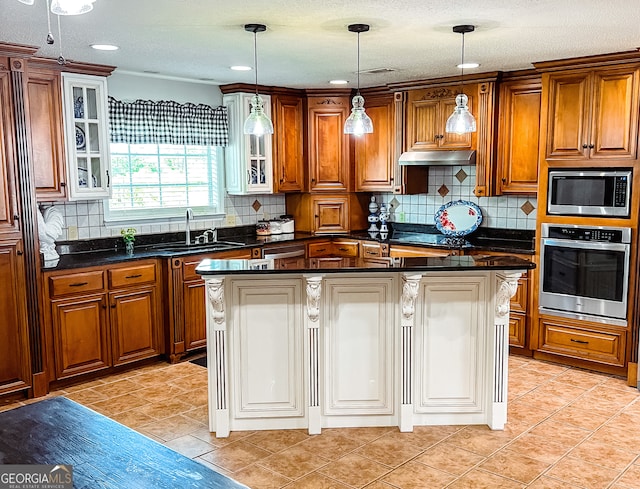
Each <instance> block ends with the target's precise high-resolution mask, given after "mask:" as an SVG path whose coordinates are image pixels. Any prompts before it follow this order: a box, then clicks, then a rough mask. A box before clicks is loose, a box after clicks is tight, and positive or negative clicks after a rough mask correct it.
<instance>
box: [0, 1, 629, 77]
mask: <svg viewBox="0 0 640 489" xmlns="http://www.w3.org/2000/svg"><path fill="white" fill-rule="evenodd" d="M45 3H46V2H45V0H35V5H32V6H29V5H24V4H22V3H20V2H19V1H18V0H0V41H5V42H14V43H20V44H29V45H34V46H41V50H40V51H39V53H38V54H40V55H42V56H47V57H57V56H58V54H59V50H60V42H57V43H56V44H55V45H54V46H49V45H47V44H46V43H45V37H46V34H47V31H48V29H47V15H46V10H47V9H46V6H45ZM246 23H263V24H266V25H267V31H266V32H264V33H260V34H258V63H259V65H258V68H259V70H258V76H259V83H260V84H264V85H276V86H287V87H294V88H303V87H308V88H312V87H316V88H322V87H327V86H328V81H329V80H331V79H336V78H341V79H346V80H349V82H350V83H349V86H351V87H354V86H355V84H356V74H355V72H356V42H357V35H356V34H354V33H351V32H348V31H347V25H348V24H351V23H367V24H370V25H371V30H370V31H369V32H367V33H363V34H361V35H360V68H361V70H362V71H367V70H375V69H382V68H388V69H392V70H395V71H391V72H386V73H379V74H365V73H363V74H362V75H361V77H360V84H361V86H362V87H367V86H377V85H383V84H385V83H393V82H402V81H410V80H415V79H424V78H431V77H440V76H449V75H456V74H458V73H459V70H458V69H457V68H456V65H457V64H458V63H459V60H460V51H461V49H460V48H461V36H460V35H459V34H454V33H453V32H452V30H451V28H452V26H454V25H456V24H473V25H475V26H476V31H475V32H473V33H470V34H467V35H466V36H465V43H466V50H465V51H466V55H465V58H466V60H468V61H476V62H478V63H480V64H481V66H480V68H478V69H476V70H474V71H495V70H503V71H509V70H515V69H522V68H530V67H531V63H532V62H535V61H544V60H550V59H559V58H568V57H573V56H583V55H589V54H599V53H610V52H617V51H628V50H633V49H637V48H638V47H640V0H608V1H602V0H501V1H499V0H431V1H426V0H423V1H409V0H369V1H358V0H351V1H344V0H340V1H338V0H322V1H318V0H272V1H269V2H267V1H265V0H245V1H237V0H236V1H228V0H96V2H95V4H94V9H93V11H91V12H89V13H88V14H85V15H81V16H69V17H61V28H62V43H61V45H62V53H63V54H64V56H65V57H66V58H68V59H73V60H77V61H85V62H92V63H100V64H109V65H115V66H117V67H118V69H120V70H125V71H132V72H140V73H145V72H146V73H157V74H161V75H166V76H173V77H180V78H190V79H198V80H208V81H211V82H213V83H219V84H225V83H234V82H248V83H252V82H253V80H254V73H253V72H235V71H231V70H230V69H229V67H230V66H232V65H238V64H243V65H249V66H252V65H253V34H251V33H248V32H245V31H244V29H243V25H244V24H246ZM52 31H53V33H54V36H55V37H56V39H57V37H58V36H57V17H56V16H52ZM58 41H59V40H58ZM92 43H113V44H117V45H118V46H120V50H118V51H115V52H97V51H95V50H93V49H91V48H90V47H89V45H90V44H92Z"/></svg>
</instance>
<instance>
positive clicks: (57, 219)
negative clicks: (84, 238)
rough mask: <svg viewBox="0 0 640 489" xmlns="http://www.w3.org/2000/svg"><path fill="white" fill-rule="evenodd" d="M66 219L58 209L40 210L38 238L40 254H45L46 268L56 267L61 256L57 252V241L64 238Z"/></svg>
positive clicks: (47, 208)
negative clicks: (63, 231)
mask: <svg viewBox="0 0 640 489" xmlns="http://www.w3.org/2000/svg"><path fill="white" fill-rule="evenodd" d="M63 228H64V218H63V217H62V214H61V213H60V210H59V209H57V208H56V207H46V208H45V209H39V210H38V237H39V238H40V252H41V253H43V254H44V266H45V267H48V266H49V267H52V266H56V264H57V263H58V259H59V258H60V255H58V252H57V251H56V239H58V238H59V237H60V236H62V230H63Z"/></svg>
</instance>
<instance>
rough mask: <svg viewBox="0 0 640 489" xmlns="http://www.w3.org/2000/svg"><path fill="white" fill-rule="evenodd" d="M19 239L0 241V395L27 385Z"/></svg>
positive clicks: (27, 339) (21, 256) (25, 316)
mask: <svg viewBox="0 0 640 489" xmlns="http://www.w3.org/2000/svg"><path fill="white" fill-rule="evenodd" d="M22 253H23V251H22V240H21V239H12V240H0V278H1V280H2V286H0V338H2V340H1V341H0V394H5V393H7V392H14V391H18V390H22V389H26V388H29V387H30V386H31V368H30V361H29V334H28V331H27V313H26V298H25V292H24V291H25V284H24V261H23V255H22Z"/></svg>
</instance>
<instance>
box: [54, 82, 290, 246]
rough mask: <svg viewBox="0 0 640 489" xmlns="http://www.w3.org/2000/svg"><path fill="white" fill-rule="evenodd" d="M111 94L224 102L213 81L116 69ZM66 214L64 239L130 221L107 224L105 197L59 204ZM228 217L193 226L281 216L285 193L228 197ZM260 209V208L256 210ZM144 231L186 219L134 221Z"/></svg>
mask: <svg viewBox="0 0 640 489" xmlns="http://www.w3.org/2000/svg"><path fill="white" fill-rule="evenodd" d="M108 91H109V95H111V96H113V97H115V98H117V99H118V100H123V101H127V102H130V101H134V100H137V99H144V100H174V101H176V102H179V103H187V102H190V103H195V104H207V105H211V106H213V107H216V106H218V105H220V104H222V92H220V89H219V88H218V86H217V85H212V84H211V83H205V82H198V81H197V80H196V81H188V80H184V79H179V78H167V77H158V76H153V75H146V74H137V73H130V72H122V71H118V70H116V71H115V72H114V74H113V75H111V76H110V77H109V79H108ZM54 205H55V207H57V208H59V209H60V211H61V213H62V215H63V216H64V217H65V228H64V229H63V233H62V236H61V237H60V238H59V240H61V241H66V240H75V239H89V238H100V237H109V236H120V229H121V228H122V227H127V226H126V224H122V223H120V224H112V225H110V226H106V225H105V224H104V211H103V207H102V201H101V200H93V201H78V202H66V203H60V204H58V203H56V204H54ZM225 209H226V214H227V217H226V218H224V219H216V220H213V219H195V220H194V221H193V226H192V229H195V230H200V229H209V228H212V227H224V226H231V225H237V226H239V225H244V224H255V223H256V222H257V221H258V220H260V219H263V218H267V219H268V218H270V217H277V216H280V215H281V214H284V213H285V202H284V196H283V195H252V196H229V195H227V196H226V198H225ZM256 209H257V210H256ZM133 227H135V228H136V230H137V231H138V233H140V234H148V233H165V232H174V231H182V230H184V220H183V219H176V220H169V221H166V222H162V223H143V224H134V225H133Z"/></svg>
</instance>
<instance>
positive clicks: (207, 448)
mask: <svg viewBox="0 0 640 489" xmlns="http://www.w3.org/2000/svg"><path fill="white" fill-rule="evenodd" d="M165 445H166V446H168V447H169V448H171V449H172V450H175V451H176V452H178V453H181V454H182V455H184V456H185V457H189V458H195V457H199V456H200V455H204V454H205V453H209V452H211V451H213V450H215V449H216V447H214V446H213V445H210V444H209V443H207V442H206V441H202V440H200V439H199V438H196V437H195V436H191V435H185V436H181V437H179V438H174V439H173V440H169V441H167V442H165Z"/></svg>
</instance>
